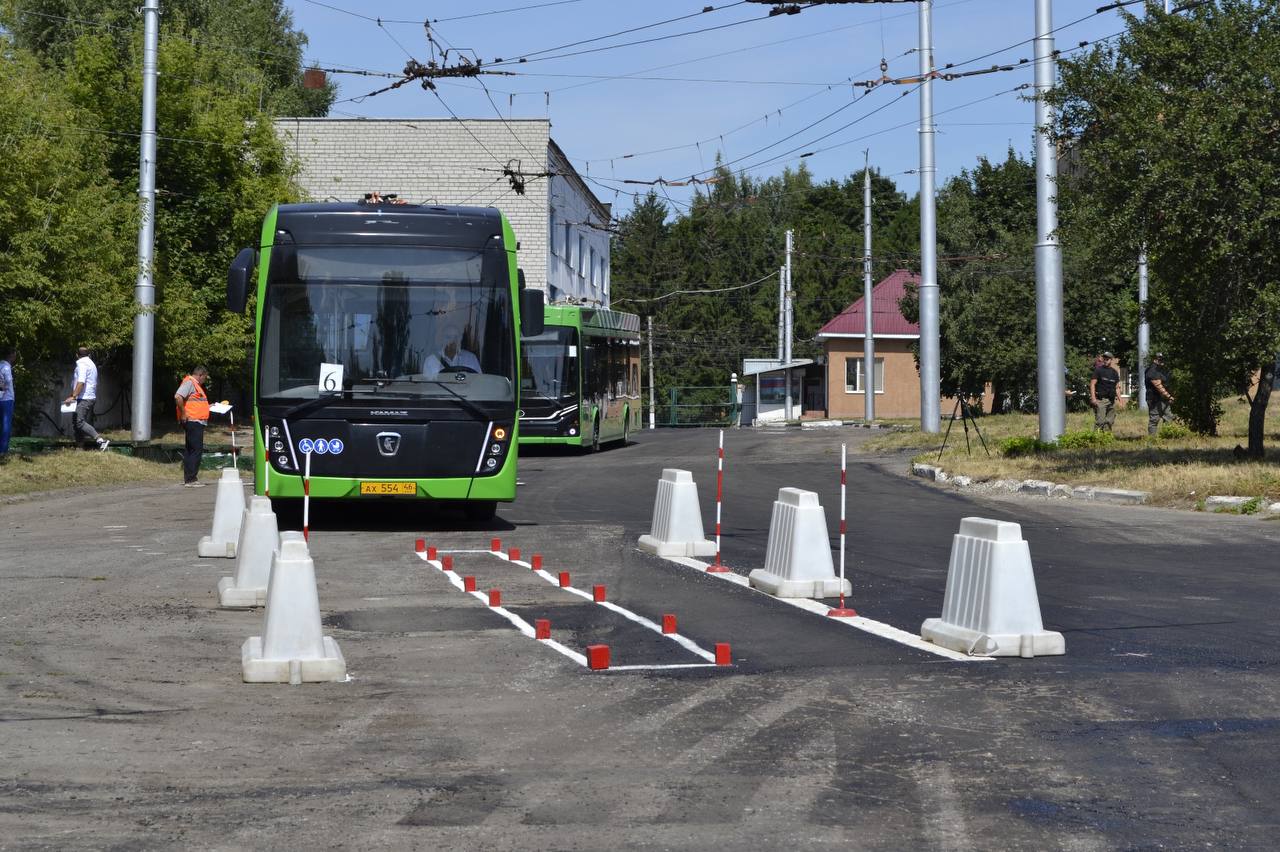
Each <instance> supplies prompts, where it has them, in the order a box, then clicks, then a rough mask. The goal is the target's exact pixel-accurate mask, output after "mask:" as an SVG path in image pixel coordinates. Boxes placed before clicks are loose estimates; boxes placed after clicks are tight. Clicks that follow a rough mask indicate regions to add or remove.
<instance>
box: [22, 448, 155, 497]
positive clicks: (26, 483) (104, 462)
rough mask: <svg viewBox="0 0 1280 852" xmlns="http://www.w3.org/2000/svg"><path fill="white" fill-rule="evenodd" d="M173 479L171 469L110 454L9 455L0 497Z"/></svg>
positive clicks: (67, 451)
mask: <svg viewBox="0 0 1280 852" xmlns="http://www.w3.org/2000/svg"><path fill="white" fill-rule="evenodd" d="M175 477H179V474H178V473H177V469H176V466H175V465H171V464H157V463H155V462H149V461H143V460H142V459H136V458H133V457H132V456H126V455H122V454H120V453H113V452H106V453H100V452H97V451H95V450H58V451H57V452H52V453H38V454H35V455H16V454H10V456H9V458H8V460H7V461H5V462H4V463H3V464H0V495H14V494H29V493H31V492H33V491H53V490H56V489H61V488H93V487H98V486H103V485H121V484H125V483H129V482H157V481H162V480H166V479H168V480H172V481H175V482H176V481H178V479H175Z"/></svg>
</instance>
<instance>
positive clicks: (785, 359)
mask: <svg viewBox="0 0 1280 852" xmlns="http://www.w3.org/2000/svg"><path fill="white" fill-rule="evenodd" d="M786 269H787V289H786V291H785V298H784V300H783V303H784V304H785V305H786V330H785V331H786V333H785V334H784V335H783V339H782V363H783V365H784V366H783V368H782V381H783V383H785V384H786V386H787V403H786V419H787V420H790V419H791V413H792V412H791V405H792V403H791V321H792V317H791V231H787V267H786Z"/></svg>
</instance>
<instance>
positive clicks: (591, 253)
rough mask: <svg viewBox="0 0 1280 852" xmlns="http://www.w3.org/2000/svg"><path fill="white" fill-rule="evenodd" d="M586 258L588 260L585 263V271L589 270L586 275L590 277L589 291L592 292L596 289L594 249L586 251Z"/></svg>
mask: <svg viewBox="0 0 1280 852" xmlns="http://www.w3.org/2000/svg"><path fill="white" fill-rule="evenodd" d="M587 257H588V258H590V259H589V260H588V261H587V269H588V270H589V273H588V274H590V276H591V289H593V290H594V289H595V287H596V250H595V249H594V248H592V249H588V254H587Z"/></svg>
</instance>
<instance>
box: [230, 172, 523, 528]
mask: <svg viewBox="0 0 1280 852" xmlns="http://www.w3.org/2000/svg"><path fill="white" fill-rule="evenodd" d="M255 264H256V266H257V270H258V271H257V282H256V283H257V286H256V291H255V292H256V295H257V300H256V305H257V307H256V311H257V316H256V342H257V345H256V351H255V356H254V398H253V404H254V411H253V413H254V422H255V424H256V428H255V430H254V457H255V458H254V462H255V477H254V480H255V491H256V493H258V494H263V493H265V492H266V491H267V489H268V488H269V489H270V496H271V497H272V498H273V499H275V498H293V497H301V496H302V494H303V481H302V478H303V474H304V473H305V470H306V465H307V460H308V459H310V466H311V467H310V473H311V483H310V493H311V496H312V497H313V498H318V499H324V498H354V499H368V498H378V497H387V496H401V497H404V498H421V499H432V500H443V501H455V502H456V503H457V504H459V505H461V506H462V507H463V508H464V509H465V510H466V511H467V513H468V515H470V516H471V517H472V518H476V519H483V518H488V517H491V516H492V515H493V513H494V510H495V509H496V504H497V502H499V501H511V500H513V499H515V494H516V453H515V452H514V451H513V450H512V447H513V446H514V442H515V441H516V438H517V430H518V428H519V427H518V422H517V417H516V412H517V410H518V406H519V392H520V373H519V368H520V365H519V363H518V360H519V359H518V358H517V354H518V340H519V335H520V334H521V332H523V333H524V334H532V335H537V334H539V333H540V332H541V326H542V310H543V301H542V293H541V292H540V291H536V290H525V289H524V288H523V275H522V274H520V272H519V270H518V269H517V266H516V240H515V237H514V235H513V234H512V231H511V225H510V224H509V223H508V222H507V219H506V217H505V216H503V215H502V214H501V213H500V212H498V211H497V210H492V209H480V208H467V207H429V206H419V205H410V204H397V203H394V202H393V201H387V200H383V199H382V198H379V197H376V196H375V197H373V200H372V201H366V202H365V203H355V204H347V203H332V204H330V203H325V204H282V205H277V206H276V207H274V208H272V210H271V211H270V213H269V214H268V215H267V218H266V221H265V222H264V223H263V226H262V241H261V245H260V246H259V247H258V250H257V251H256V252H255V251H254V250H253V249H244V250H243V251H241V252H240V254H239V255H238V256H237V257H236V259H235V261H234V262H233V263H232V265H231V269H230V271H229V273H228V276H227V305H228V307H229V308H230V309H231V310H233V311H237V312H242V311H243V310H244V309H245V305H246V303H247V301H248V295H249V285H250V273H251V270H252V269H253V268H254V266H255ZM522 319H523V320H524V326H523V328H522V327H521V320H522Z"/></svg>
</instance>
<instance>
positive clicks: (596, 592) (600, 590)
mask: <svg viewBox="0 0 1280 852" xmlns="http://www.w3.org/2000/svg"><path fill="white" fill-rule="evenodd" d="M591 599H592V600H593V601H595V602H596V603H600V602H602V601H603V600H604V586H592V587H591Z"/></svg>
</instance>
